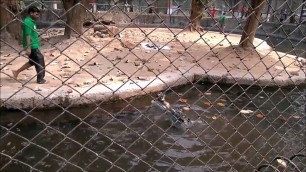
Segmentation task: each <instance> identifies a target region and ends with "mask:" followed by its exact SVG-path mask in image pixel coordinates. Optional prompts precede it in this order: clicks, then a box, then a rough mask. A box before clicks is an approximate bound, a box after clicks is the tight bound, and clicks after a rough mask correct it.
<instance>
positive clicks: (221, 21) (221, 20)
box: [219, 12, 226, 33]
mask: <svg viewBox="0 0 306 172" xmlns="http://www.w3.org/2000/svg"><path fill="white" fill-rule="evenodd" d="M225 20H226V17H225V12H222V15H221V16H220V18H219V27H220V29H221V31H220V33H224V26H225Z"/></svg>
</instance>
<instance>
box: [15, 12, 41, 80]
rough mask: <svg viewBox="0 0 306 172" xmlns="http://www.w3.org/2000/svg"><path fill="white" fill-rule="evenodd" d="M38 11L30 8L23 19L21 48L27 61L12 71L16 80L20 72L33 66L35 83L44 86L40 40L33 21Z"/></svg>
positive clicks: (37, 15)
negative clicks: (24, 51) (35, 76)
mask: <svg viewBox="0 0 306 172" xmlns="http://www.w3.org/2000/svg"><path fill="white" fill-rule="evenodd" d="M39 13H40V10H39V9H38V8H37V7H35V6H30V7H29V9H28V16H27V17H26V18H25V19H24V21H23V22H24V24H23V25H22V42H23V48H24V49H25V50H26V55H27V56H29V61H28V62H27V63H25V64H24V65H23V66H21V67H20V68H19V69H18V70H14V71H12V72H13V77H14V78H15V79H17V77H18V75H19V73H20V72H22V71H24V70H26V69H28V68H30V67H31V66H33V65H34V66H35V69H36V72H37V83H38V84H44V83H45V82H46V80H45V79H44V77H45V69H44V68H45V60H44V56H43V55H42V54H41V52H40V51H39V47H40V40H39V38H38V37H39V35H38V33H37V32H36V24H35V20H37V18H38V17H39Z"/></svg>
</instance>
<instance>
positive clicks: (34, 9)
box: [28, 6, 40, 20]
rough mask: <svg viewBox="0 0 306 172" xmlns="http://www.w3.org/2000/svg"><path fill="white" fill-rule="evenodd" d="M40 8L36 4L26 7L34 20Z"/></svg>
mask: <svg viewBox="0 0 306 172" xmlns="http://www.w3.org/2000/svg"><path fill="white" fill-rule="evenodd" d="M39 13H40V10H39V9H38V8H37V7H36V6H30V7H29V8H28V15H29V16H30V17H31V18H32V19H33V20H36V19H37V18H38V17H39Z"/></svg>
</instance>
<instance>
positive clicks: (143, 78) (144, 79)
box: [136, 76, 147, 81]
mask: <svg viewBox="0 0 306 172" xmlns="http://www.w3.org/2000/svg"><path fill="white" fill-rule="evenodd" d="M136 78H137V79H139V80H142V81H146V80H147V79H146V78H145V77H142V76H137V77H136Z"/></svg>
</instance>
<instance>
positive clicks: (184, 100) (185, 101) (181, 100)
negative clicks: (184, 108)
mask: <svg viewBox="0 0 306 172" xmlns="http://www.w3.org/2000/svg"><path fill="white" fill-rule="evenodd" d="M179 101H180V102H182V103H187V101H188V100H187V99H183V98H180V99H179Z"/></svg>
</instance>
